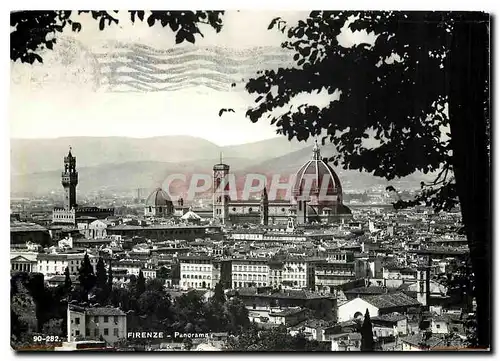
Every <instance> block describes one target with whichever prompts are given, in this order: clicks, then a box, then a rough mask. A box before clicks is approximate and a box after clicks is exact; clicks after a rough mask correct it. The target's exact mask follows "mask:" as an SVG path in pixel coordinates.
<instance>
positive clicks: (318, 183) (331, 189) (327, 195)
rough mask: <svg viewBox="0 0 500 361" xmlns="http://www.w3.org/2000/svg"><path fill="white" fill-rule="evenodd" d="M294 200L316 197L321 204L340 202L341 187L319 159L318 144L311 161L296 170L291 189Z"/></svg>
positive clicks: (338, 181)
mask: <svg viewBox="0 0 500 361" xmlns="http://www.w3.org/2000/svg"><path fill="white" fill-rule="evenodd" d="M293 193H294V197H295V198H296V199H298V198H300V197H302V198H303V199H304V198H305V199H310V198H311V197H316V198H317V201H318V202H320V203H323V204H325V205H326V204H328V203H331V202H333V203H337V202H338V203H341V202H342V185H341V184H340V179H339V177H338V175H337V173H335V171H334V170H333V169H332V167H330V166H329V165H328V164H327V163H326V162H324V161H323V159H322V158H321V154H320V151H319V147H318V143H317V142H316V143H315V145H314V148H313V156H312V159H311V160H309V161H307V162H306V163H305V164H304V165H303V166H302V167H300V169H299V170H298V172H297V174H296V177H295V183H294V187H293Z"/></svg>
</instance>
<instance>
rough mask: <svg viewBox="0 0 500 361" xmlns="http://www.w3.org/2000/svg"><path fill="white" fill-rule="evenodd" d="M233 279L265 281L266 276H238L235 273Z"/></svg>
mask: <svg viewBox="0 0 500 361" xmlns="http://www.w3.org/2000/svg"><path fill="white" fill-rule="evenodd" d="M234 279H235V280H239V279H241V280H260V279H262V280H265V279H266V275H255V274H249V275H247V274H239V273H236V274H235V275H234Z"/></svg>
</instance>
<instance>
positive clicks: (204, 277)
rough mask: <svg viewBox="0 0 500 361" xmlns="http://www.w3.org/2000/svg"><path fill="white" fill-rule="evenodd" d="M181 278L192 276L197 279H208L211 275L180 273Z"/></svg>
mask: <svg viewBox="0 0 500 361" xmlns="http://www.w3.org/2000/svg"><path fill="white" fill-rule="evenodd" d="M182 278H193V279H199V280H209V279H210V278H211V277H210V275H203V276H202V275H189V274H188V275H187V274H182Z"/></svg>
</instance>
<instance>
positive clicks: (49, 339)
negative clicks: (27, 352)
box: [33, 335, 59, 342]
mask: <svg viewBox="0 0 500 361" xmlns="http://www.w3.org/2000/svg"><path fill="white" fill-rule="evenodd" d="M33 341H35V342H43V341H45V342H59V336H47V337H43V336H40V335H39V336H33Z"/></svg>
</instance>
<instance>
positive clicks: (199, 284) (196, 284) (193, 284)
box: [182, 281, 210, 288]
mask: <svg viewBox="0 0 500 361" xmlns="http://www.w3.org/2000/svg"><path fill="white" fill-rule="evenodd" d="M182 285H183V286H185V287H194V288H210V283H208V282H205V281H203V282H182Z"/></svg>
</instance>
